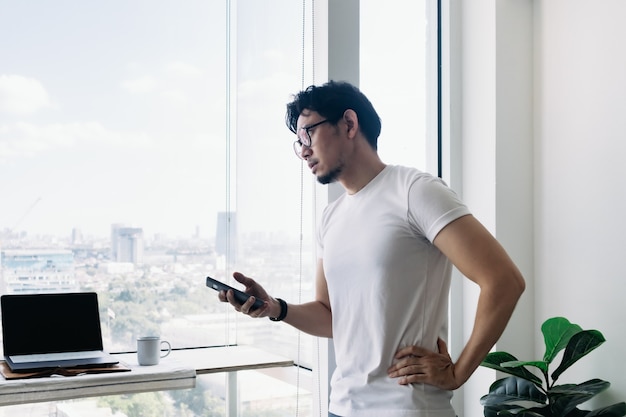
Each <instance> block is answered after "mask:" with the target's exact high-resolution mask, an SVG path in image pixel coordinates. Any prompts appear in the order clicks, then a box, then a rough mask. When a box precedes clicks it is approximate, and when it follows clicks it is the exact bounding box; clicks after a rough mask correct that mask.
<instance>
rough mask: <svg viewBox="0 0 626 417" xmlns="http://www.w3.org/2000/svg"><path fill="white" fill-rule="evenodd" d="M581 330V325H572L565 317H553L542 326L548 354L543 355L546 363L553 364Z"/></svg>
mask: <svg viewBox="0 0 626 417" xmlns="http://www.w3.org/2000/svg"><path fill="white" fill-rule="evenodd" d="M581 330H582V328H581V327H580V326H579V325H577V324H572V323H570V321H569V320H568V319H566V318H564V317H553V318H551V319H548V320H546V321H545V322H544V323H543V325H542V326H541V332H542V333H543V339H544V341H545V344H546V353H545V354H544V355H543V360H544V362H547V363H548V364H549V363H552V361H553V360H554V358H555V357H556V355H557V354H558V353H559V352H560V351H562V350H563V349H565V347H566V346H567V344H568V342H569V340H570V339H571V337H572V336H574V335H575V334H576V333H578V332H580V331H581Z"/></svg>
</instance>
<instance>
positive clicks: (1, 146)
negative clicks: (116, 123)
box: [0, 122, 152, 160]
mask: <svg viewBox="0 0 626 417" xmlns="http://www.w3.org/2000/svg"><path fill="white" fill-rule="evenodd" d="M95 143H100V144H105V145H107V146H110V147H119V148H123V149H128V148H143V147H148V146H150V145H151V143H152V141H151V139H150V137H149V136H148V134H146V133H145V132H123V131H113V130H108V129H106V128H105V127H104V126H102V125H101V124H100V123H98V122H80V123H78V122H77V123H54V124H49V125H45V126H38V125H34V124H30V123H23V122H20V123H15V124H13V125H0V160H2V159H7V158H12V157H23V156H34V155H36V154H39V153H42V152H48V151H52V150H57V149H68V148H72V147H75V146H78V145H81V144H95Z"/></svg>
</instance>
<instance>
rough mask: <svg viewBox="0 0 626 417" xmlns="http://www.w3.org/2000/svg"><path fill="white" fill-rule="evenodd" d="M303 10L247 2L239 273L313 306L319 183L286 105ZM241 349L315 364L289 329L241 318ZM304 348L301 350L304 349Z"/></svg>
mask: <svg viewBox="0 0 626 417" xmlns="http://www.w3.org/2000/svg"><path fill="white" fill-rule="evenodd" d="M309 25H310V24H309V23H308V22H306V23H304V27H303V18H302V3H300V2H295V1H293V0H269V1H262V2H259V1H258V0H239V1H238V2H237V32H236V39H237V43H236V54H235V55H236V62H235V65H236V85H235V87H236V100H237V116H236V117H237V120H236V129H235V130H236V138H237V148H236V166H237V169H236V177H237V181H236V196H237V199H236V214H237V227H238V233H237V240H238V241H239V250H240V253H238V255H237V257H236V259H234V265H233V268H232V269H233V270H238V271H241V272H242V273H244V274H246V275H247V276H250V277H252V278H254V279H256V280H257V281H258V282H259V283H261V284H262V285H263V286H264V287H265V288H266V289H267V291H268V292H269V293H270V294H272V295H273V296H274V297H280V298H283V299H285V300H287V301H289V302H295V303H297V302H298V301H299V300H302V301H310V300H312V299H313V297H314V295H313V284H312V283H313V277H314V270H313V264H314V255H313V245H312V243H313V238H312V236H313V235H312V232H313V212H312V208H313V201H312V187H313V180H314V179H313V177H312V175H311V174H310V172H309V170H308V168H307V167H306V166H304V165H303V163H302V162H301V161H300V159H298V158H297V157H296V155H295V154H294V152H293V148H292V142H293V141H294V139H295V138H294V135H293V134H292V133H291V132H290V131H289V130H288V129H287V127H286V125H285V110H286V104H287V102H288V101H290V99H291V95H292V94H295V93H297V92H298V91H300V90H301V89H302V85H303V81H302V75H301V74H302V65H303V48H305V52H304V53H306V51H308V50H309V47H308V46H303V36H302V33H303V31H304V32H305V33H307V31H309V30H310V26H309ZM303 169H304V170H303ZM239 321H240V324H239V325H238V329H237V342H238V343H240V344H254V345H255V346H259V347H263V348H267V349H270V350H271V351H273V352H276V353H281V354H284V355H286V356H289V357H292V358H297V360H299V362H300V363H303V364H305V365H306V366H310V364H311V363H312V359H311V353H310V347H311V346H312V340H311V338H310V337H308V336H305V335H303V334H298V332H296V331H295V330H294V329H293V328H291V327H290V326H287V325H285V324H278V323H273V322H270V321H269V320H262V321H261V320H256V321H255V320H252V321H251V320H248V319H246V318H243V319H240V320H239ZM299 346H300V349H299Z"/></svg>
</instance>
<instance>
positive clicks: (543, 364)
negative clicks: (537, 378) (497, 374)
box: [500, 361, 548, 372]
mask: <svg viewBox="0 0 626 417" xmlns="http://www.w3.org/2000/svg"><path fill="white" fill-rule="evenodd" d="M500 366H502V367H503V368H514V367H519V366H534V367H535V368H539V369H540V370H541V372H548V363H547V362H544V361H530V362H524V361H511V362H502V363H501V364H500Z"/></svg>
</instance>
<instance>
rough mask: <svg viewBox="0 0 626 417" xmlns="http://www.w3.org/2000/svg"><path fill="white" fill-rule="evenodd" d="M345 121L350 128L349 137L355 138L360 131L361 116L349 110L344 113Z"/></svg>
mask: <svg viewBox="0 0 626 417" xmlns="http://www.w3.org/2000/svg"><path fill="white" fill-rule="evenodd" d="M343 120H344V121H345V122H346V126H347V127H348V137H349V138H354V137H355V136H356V132H357V131H358V130H359V116H358V115H357V114H356V112H355V111H354V110H352V109H348V110H346V111H344V112H343Z"/></svg>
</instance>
